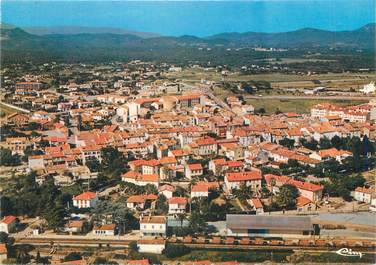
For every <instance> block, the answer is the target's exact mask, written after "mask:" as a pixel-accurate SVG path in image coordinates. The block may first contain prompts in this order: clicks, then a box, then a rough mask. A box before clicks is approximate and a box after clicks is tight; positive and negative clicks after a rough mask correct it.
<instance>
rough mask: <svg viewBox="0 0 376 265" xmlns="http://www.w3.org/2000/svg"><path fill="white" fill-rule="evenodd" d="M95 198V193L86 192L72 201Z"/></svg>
mask: <svg viewBox="0 0 376 265" xmlns="http://www.w3.org/2000/svg"><path fill="white" fill-rule="evenodd" d="M96 197H97V194H96V193H95V192H92V191H86V192H83V193H81V194H79V195H77V196H75V197H73V200H92V199H94V198H96Z"/></svg>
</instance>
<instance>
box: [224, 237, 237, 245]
mask: <svg viewBox="0 0 376 265" xmlns="http://www.w3.org/2000/svg"><path fill="white" fill-rule="evenodd" d="M225 244H226V245H234V244H235V238H233V237H227V238H226V240H225Z"/></svg>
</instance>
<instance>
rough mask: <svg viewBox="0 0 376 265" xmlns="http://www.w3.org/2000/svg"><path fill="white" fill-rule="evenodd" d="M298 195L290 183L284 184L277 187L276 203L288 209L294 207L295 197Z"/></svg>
mask: <svg viewBox="0 0 376 265" xmlns="http://www.w3.org/2000/svg"><path fill="white" fill-rule="evenodd" d="M298 195H299V191H298V189H297V188H296V187H295V186H293V185H290V184H284V185H282V186H281V187H280V188H279V193H278V195H277V196H276V203H277V205H278V206H279V207H281V208H284V209H290V208H293V207H295V205H296V198H297V197H298Z"/></svg>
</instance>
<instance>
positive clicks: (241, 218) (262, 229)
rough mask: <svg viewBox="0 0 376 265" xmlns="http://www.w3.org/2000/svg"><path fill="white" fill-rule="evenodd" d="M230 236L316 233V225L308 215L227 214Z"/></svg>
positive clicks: (307, 234) (279, 235)
mask: <svg viewBox="0 0 376 265" xmlns="http://www.w3.org/2000/svg"><path fill="white" fill-rule="evenodd" d="M226 229H227V235H228V236H262V237H274V236H278V237H281V236H283V237H286V236H297V235H299V236H304V235H306V236H309V235H312V234H314V225H313V223H312V221H311V218H310V217H307V216H302V217H301V216H260V215H248V214H227V215H226Z"/></svg>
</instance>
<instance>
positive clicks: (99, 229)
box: [93, 224, 116, 236]
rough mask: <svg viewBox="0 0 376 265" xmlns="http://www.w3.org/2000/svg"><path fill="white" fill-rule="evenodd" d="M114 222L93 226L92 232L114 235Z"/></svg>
mask: <svg viewBox="0 0 376 265" xmlns="http://www.w3.org/2000/svg"><path fill="white" fill-rule="evenodd" d="M115 228H116V225H115V224H104V225H100V226H94V228H93V234H94V235H101V236H114V235H115Z"/></svg>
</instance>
